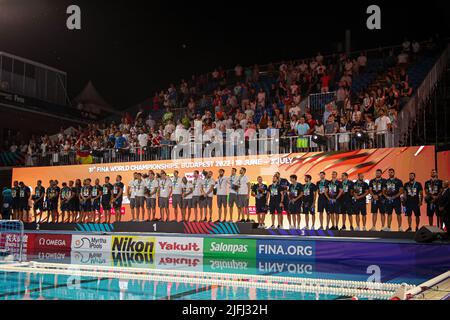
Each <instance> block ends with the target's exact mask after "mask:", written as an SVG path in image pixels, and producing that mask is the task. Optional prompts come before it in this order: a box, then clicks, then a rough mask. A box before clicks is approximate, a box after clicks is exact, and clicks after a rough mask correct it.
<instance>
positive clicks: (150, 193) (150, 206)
mask: <svg viewBox="0 0 450 320" xmlns="http://www.w3.org/2000/svg"><path fill="white" fill-rule="evenodd" d="M157 193H158V179H156V175H155V173H154V172H153V171H149V173H148V179H147V180H146V183H145V196H146V202H147V215H148V220H149V221H154V220H155V219H156V194H157Z"/></svg>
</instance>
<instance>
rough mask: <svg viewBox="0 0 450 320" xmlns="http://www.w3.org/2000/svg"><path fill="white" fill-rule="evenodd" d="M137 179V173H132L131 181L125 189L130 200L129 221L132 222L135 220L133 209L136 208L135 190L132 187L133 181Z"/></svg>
mask: <svg viewBox="0 0 450 320" xmlns="http://www.w3.org/2000/svg"><path fill="white" fill-rule="evenodd" d="M136 179H137V172H135V173H133V180H131V181H130V182H129V183H128V187H127V196H128V199H129V200H130V209H131V221H132V222H134V221H136V220H135V218H136V217H135V210H134V209H135V208H136V188H135V186H134V184H135V181H136Z"/></svg>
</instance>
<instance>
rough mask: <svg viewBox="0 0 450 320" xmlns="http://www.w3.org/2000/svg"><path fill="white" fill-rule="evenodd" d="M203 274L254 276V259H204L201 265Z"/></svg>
mask: <svg viewBox="0 0 450 320" xmlns="http://www.w3.org/2000/svg"><path fill="white" fill-rule="evenodd" d="M203 271H204V272H217V273H236V274H255V273H256V260H255V259H235V258H228V259H221V258H212V257H209V258H205V260H204V265H203Z"/></svg>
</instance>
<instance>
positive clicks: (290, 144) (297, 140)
mask: <svg viewBox="0 0 450 320" xmlns="http://www.w3.org/2000/svg"><path fill="white" fill-rule="evenodd" d="M255 140H256V145H257V149H256V154H255V153H254V151H253V153H252V151H251V150H250V148H249V144H250V142H249V141H248V140H246V141H241V142H240V143H244V144H245V146H244V147H245V155H264V154H279V153H295V152H318V151H322V152H332V151H349V150H358V149H369V148H391V147H395V146H397V144H398V140H399V139H398V133H397V131H393V132H391V131H382V132H366V131H365V132H359V133H352V132H349V133H336V134H312V135H304V136H282V137H279V139H278V141H275V142H278V147H275V148H270V147H268V146H269V145H271V144H273V141H272V140H271V139H270V138H269V139H267V138H265V139H255ZM210 144H211V142H208V143H204V142H203V143H198V142H190V143H189V144H188V145H182V144H180V145H178V146H177V145H175V143H173V144H166V145H160V146H148V147H137V148H125V149H99V150H91V151H84V152H83V156H80V153H79V152H77V151H62V152H53V153H52V152H48V153H36V154H33V155H27V156H26V160H25V165H26V166H60V165H76V164H90V163H120V162H136V161H155V160H171V159H173V157H172V152H173V150H174V148H181V147H186V146H187V147H188V148H187V149H188V150H189V151H190V155H188V156H184V157H183V158H191V159H193V158H196V153H195V152H196V151H197V152H201V153H202V154H203V152H205V149H206V148H207V147H208V146H209V145H210ZM228 148H229V146H227V143H226V142H223V148H222V150H221V152H222V155H229V153H227V151H228ZM237 149H238V146H234V150H233V151H234V154H237V151H238V150H237ZM219 155H220V154H216V153H215V152H214V151H213V153H212V156H219ZM181 156H182V154H181Z"/></svg>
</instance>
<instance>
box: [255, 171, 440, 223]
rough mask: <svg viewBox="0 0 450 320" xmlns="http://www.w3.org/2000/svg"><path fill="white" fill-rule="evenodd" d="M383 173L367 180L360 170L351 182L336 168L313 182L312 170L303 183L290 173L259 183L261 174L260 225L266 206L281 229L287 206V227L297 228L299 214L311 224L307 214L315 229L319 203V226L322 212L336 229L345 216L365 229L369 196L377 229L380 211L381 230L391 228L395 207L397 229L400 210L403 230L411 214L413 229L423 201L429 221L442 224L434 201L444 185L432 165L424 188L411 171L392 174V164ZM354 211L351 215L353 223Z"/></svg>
mask: <svg viewBox="0 0 450 320" xmlns="http://www.w3.org/2000/svg"><path fill="white" fill-rule="evenodd" d="M382 174H383V172H382V170H380V169H378V170H376V175H375V178H373V179H372V180H370V181H369V183H367V182H366V181H365V179H364V175H363V174H362V173H360V174H358V179H357V180H356V181H351V180H349V178H348V174H347V173H342V175H341V179H340V180H338V173H337V172H336V171H333V172H332V177H331V179H330V180H327V179H326V174H325V172H320V174H319V175H320V180H319V181H317V183H315V184H314V183H312V182H311V176H310V175H306V176H305V183H304V184H301V183H299V182H298V181H297V176H296V175H291V176H290V182H286V181H282V180H283V179H280V177H279V175H274V177H273V182H272V184H271V185H270V186H267V185H265V184H263V183H262V178H261V177H258V184H257V185H255V186H253V195H254V196H255V197H256V211H257V212H258V222H259V226H260V227H264V221H265V213H266V212H267V211H268V212H270V213H271V214H272V219H271V220H272V226H271V228H275V215H277V216H278V228H280V226H282V225H283V215H282V214H281V213H282V212H283V211H286V212H287V218H288V222H289V225H290V228H295V229H298V228H299V227H300V224H301V214H304V215H305V224H306V227H305V228H306V229H309V216H311V219H312V227H313V228H314V226H315V218H316V216H315V208H316V205H317V212H318V213H319V222H320V227H319V230H323V229H324V213H325V212H326V214H327V216H326V229H329V230H338V229H339V225H341V221H340V220H341V217H342V225H341V230H346V229H347V228H346V223H347V218H348V222H349V229H350V230H356V231H359V230H364V231H365V230H366V223H367V218H366V217H367V198H368V196H369V199H370V204H371V206H370V211H371V213H372V228H371V229H370V230H371V231H375V230H376V225H377V218H378V214H379V215H380V216H381V225H382V227H381V230H383V231H390V230H391V225H392V214H393V213H394V212H395V213H396V217H397V223H398V230H399V231H403V228H402V213H404V214H405V215H406V216H407V222H408V228H407V229H406V231H412V216H413V214H414V216H415V223H416V226H415V228H416V231H417V230H418V228H419V224H420V215H421V209H420V207H421V206H422V204H423V201H424V200H425V201H426V203H427V215H428V217H429V223H430V225H433V217H434V215H436V216H437V220H438V221H437V223H438V226H440V227H441V228H442V215H441V214H440V212H439V208H438V200H439V196H440V194H441V192H442V190H443V189H442V186H443V182H442V181H441V180H439V179H438V178H437V171H436V170H432V172H431V179H430V180H428V181H426V182H425V189H424V188H423V187H422V184H421V183H420V182H418V181H416V175H415V173H413V172H412V173H410V174H409V181H408V182H406V183H403V182H402V181H401V180H400V179H398V178H396V176H395V170H394V169H389V170H388V176H389V177H388V178H387V179H384V178H382ZM424 190H425V196H424ZM353 216H355V222H356V226H355V227H354V225H353ZM386 218H387V219H386ZM361 220H362V227H361ZM330 224H331V227H330Z"/></svg>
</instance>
